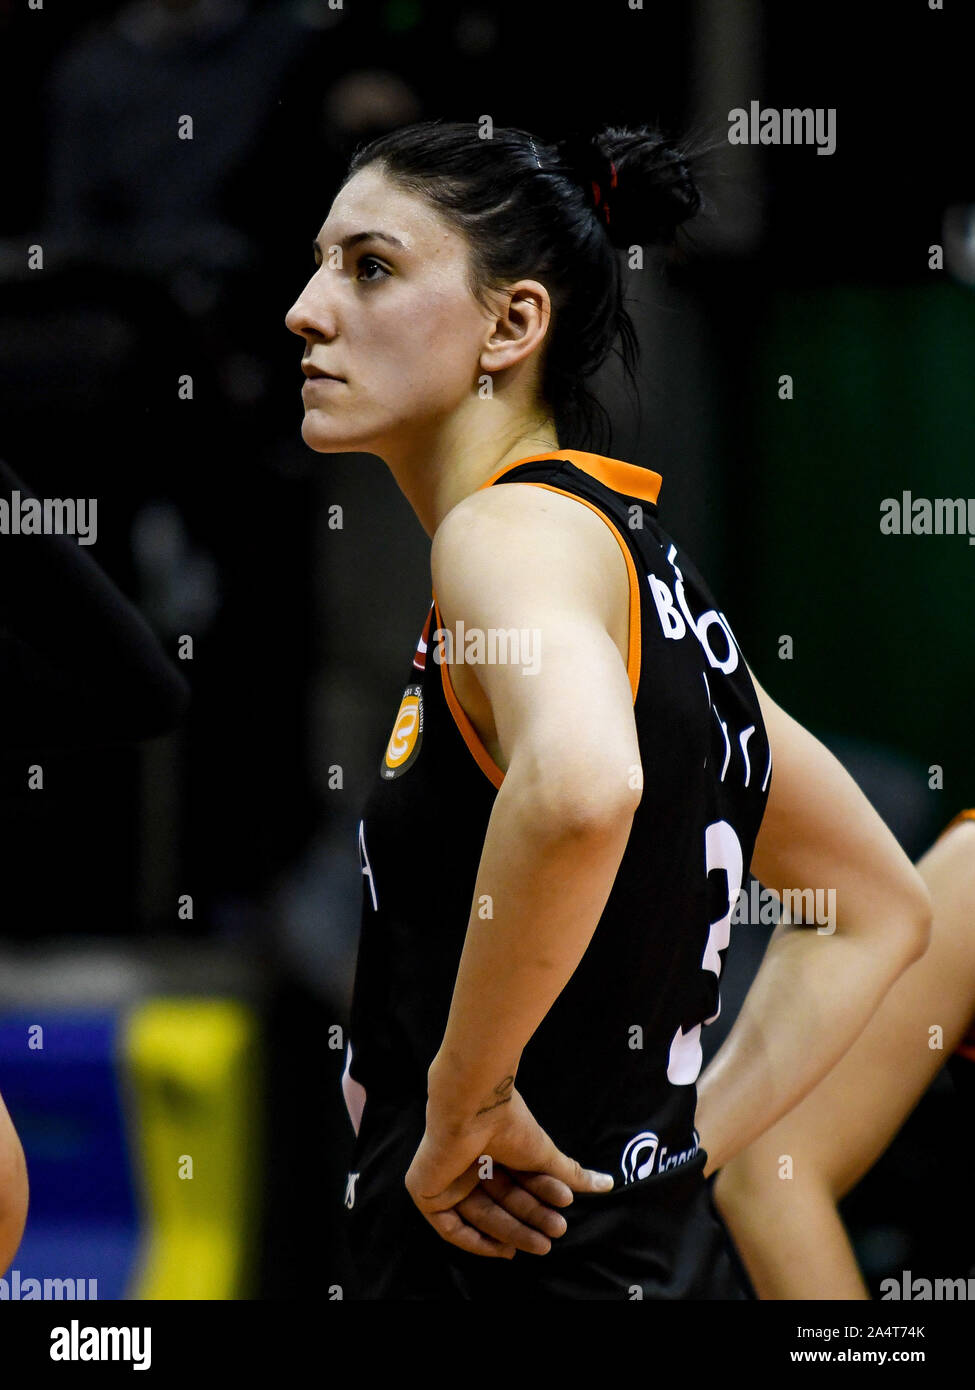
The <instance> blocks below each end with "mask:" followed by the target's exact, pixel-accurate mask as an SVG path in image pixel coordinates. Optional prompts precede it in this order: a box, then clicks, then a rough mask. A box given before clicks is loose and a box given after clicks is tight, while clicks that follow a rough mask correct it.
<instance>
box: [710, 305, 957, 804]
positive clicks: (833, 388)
mask: <svg viewBox="0 0 975 1390" xmlns="http://www.w3.org/2000/svg"><path fill="white" fill-rule="evenodd" d="M758 336H759V338H760V339H761V342H762V344H763V346H762V347H761V348H760V350H759V351H758V353H757V358H756V365H757V372H756V377H755V384H756V401H755V407H754V409H755V415H754V434H753V439H754V441H755V444H756V448H757V454H756V457H755V459H754V461H753V470H752V476H753V479H754V486H755V496H754V499H753V500H754V507H755V509H754V510H753V511H752V515H753V516H754V515H758V516H760V518H761V529H762V534H763V539H762V541H761V544H760V546H759V548H758V551H757V553H756V554H755V555H754V556H753V557H752V560H751V565H750V568H751V572H752V585H751V591H752V595H753V599H752V607H753V613H752V615H751V620H750V624H749V626H750V628H751V633H752V643H753V645H752V646H751V647H750V650H749V655H750V659H752V661H753V664H754V666H755V669H756V674H758V675H759V678H760V679H761V680H762V682H763V684H765V685H766V687H767V688H768V690H769V693H770V694H772V695H773V697H774V698H775V699H776V700H778V701H779V703H781V704H783V705H784V706H785V708H786V709H788V710H789V712H790V713H791V714H793V715H794V716H795V717H796V718H797V719H799V720H800V722H802V723H805V724H807V725H808V726H809V727H810V728H812V729H813V730H821V729H824V728H825V729H831V730H833V731H835V732H837V733H839V734H842V735H846V736H851V737H858V738H862V739H865V740H869V741H871V742H874V743H880V744H884V745H886V746H888V747H889V748H891V749H894V750H898V751H899V752H901V753H903V754H907V755H909V756H910V757H912V759H916V760H917V761H918V763H919V765H921V768H922V771H923V769H926V768H927V767H928V766H930V765H932V764H940V765H941V766H942V767H943V768H944V790H943V791H942V792H937V791H932V792H930V793H927V794H928V795H930V796H931V797H938V798H939V799H940V800H941V802H942V809H943V812H944V815H945V819H947V818H948V817H949V816H950V815H953V814H954V813H955V811H956V810H958V809H960V808H961V807H962V806H963V805H965V806H971V805H975V736H973V725H972V717H971V709H972V705H973V700H975V642H973V613H975V546H971V545H969V543H968V538H967V533H966V534H963V535H941V536H937V535H884V534H883V533H882V532H881V530H880V519H881V503H882V501H883V500H884V498H888V497H896V498H898V499H899V498H900V496H901V493H902V492H903V491H905V490H907V491H910V492H911V493H912V494H913V495H914V497H915V498H917V497H926V498H929V499H931V500H932V501H933V499H935V498H938V497H941V498H949V497H950V498H966V499H967V498H969V497H975V466H973V465H975V408H973V396H975V294H973V292H972V291H971V290H970V289H965V288H964V287H962V286H961V285H959V284H957V283H954V282H951V281H948V280H940V281H939V282H938V283H936V284H933V285H931V286H929V287H928V286H923V285H922V286H914V285H908V286H876V287H868V288H862V287H854V286H842V285H841V286H834V287H823V288H816V289H802V290H798V289H784V290H780V291H777V292H776V293H775V294H774V295H773V297H772V299H771V300H770V301H769V312H768V321H767V323H766V325H765V329H764V332H760V333H759V334H758ZM786 373H788V374H789V375H791V376H792V378H793V383H794V384H793V391H794V399H793V400H791V401H789V400H780V399H779V377H780V376H782V375H783V374H786ZM730 558H731V559H732V563H734V562H735V557H730ZM782 634H789V635H790V636H791V637H792V638H793V643H794V656H793V659H792V660H791V661H790V660H782V659H780V658H779V656H778V652H779V638H780V636H781V635H782ZM752 650H754V652H755V657H754V658H751V651H752ZM759 663H760V664H759ZM920 785H921V786H922V787H923V789H924V790H925V791H927V782H926V778H925V780H924V781H923V782H922V783H921V784H920Z"/></svg>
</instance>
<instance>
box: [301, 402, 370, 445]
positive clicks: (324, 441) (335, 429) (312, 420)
mask: <svg viewBox="0 0 975 1390" xmlns="http://www.w3.org/2000/svg"><path fill="white" fill-rule="evenodd" d="M360 433H361V431H359V430H355V431H353V430H351V429H350V428H349V425H348V422H347V421H345V422H343V421H341V420H337V419H335V418H334V417H332V416H330V414H329V412H328V410H322V409H315V408H314V407H313V408H312V409H310V410H306V411H305V418H304V420H302V422H301V437H302V439H303V440H304V441H305V443H306V444H307V445H308V447H309V449H314V450H315V451H316V453H319V454H338V453H344V452H349V453H352V452H354V451H355V450H356V448H357V440H358V438H359V435H360Z"/></svg>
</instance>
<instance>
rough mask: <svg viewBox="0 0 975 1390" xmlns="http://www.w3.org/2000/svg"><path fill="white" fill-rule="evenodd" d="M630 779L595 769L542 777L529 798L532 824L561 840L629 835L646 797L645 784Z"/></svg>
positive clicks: (567, 771) (566, 771) (529, 813)
mask: <svg viewBox="0 0 975 1390" xmlns="http://www.w3.org/2000/svg"><path fill="white" fill-rule="evenodd" d="M630 780H631V779H628V778H624V777H615V776H613V775H611V774H610V775H607V774H606V772H605V771H600V772H594V771H593V770H592V768H589V769H588V770H586V772H585V773H581V772H576V773H572V772H571V771H569V770H565V771H563V772H561V773H560V774H559V775H558V776H549V777H544V778H540V779H538V780H537V781H536V782H535V783H534V785H533V788H532V791H531V793H530V794H529V796H528V798H527V807H528V815H529V819H530V821H531V824H532V825H533V826H534V827H535V828H537V829H540V830H543V831H546V832H548V833H551V834H552V835H554V836H555V837H556V838H558V839H560V840H561V839H569V840H575V839H578V840H587V841H591V840H594V839H596V840H600V839H606V838H613V837H616V836H618V835H619V834H620V833H621V832H622V831H623V830H625V831H626V833H627V834H628V833H629V828H630V825H631V823H632V821H633V816H634V814H635V812H636V808H637V806H638V805H639V804H640V798H641V795H642V783H640V785H639V786H636V787H634V786H631V785H630Z"/></svg>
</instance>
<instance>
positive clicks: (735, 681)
mask: <svg viewBox="0 0 975 1390" xmlns="http://www.w3.org/2000/svg"><path fill="white" fill-rule="evenodd" d="M506 483H531V484H533V485H535V486H540V487H546V488H550V489H552V490H554V491H556V492H561V493H563V494H565V495H569V496H572V497H575V498H577V499H579V501H580V502H581V503H583V504H585V505H587V506H589V507H591V508H593V510H595V511H596V512H597V513H598V514H599V515H600V516H601V517H602V518H603V520H604V521H605V522H606V524H607V525H608V526H609V527H610V528H611V529H612V531H613V533H614V535H615V536H616V539H617V541H618V543H619V545H620V547H621V549H622V552H623V555H624V558H625V560H626V565H627V569H628V573H629V579H630V628H629V649H628V663H627V669H628V674H629V679H630V685H631V688H632V691H633V700H634V714H635V721H636V728H637V733H638V738H639V748H640V757H641V763H642V775H643V791H642V799H641V801H640V803H639V806H638V808H637V811H636V813H635V815H634V818H633V824H632V828H631V831H630V836H629V840H628V843H627V846H626V849H625V852H624V855H623V859H622V862H621V864H620V867H619V870H618V872H617V876H616V879H615V882H614V885H613V888H612V890H611V893H610V896H609V899H608V901H607V904H606V907H605V910H604V911H603V914H602V916H601V918H600V920H599V923H598V925H597V926H596V929H595V933H594V935H593V937H592V940H591V942H590V944H589V946H588V947H587V949H586V951H585V953H584V955H583V957H582V959H581V961H580V963H579V965H578V967H577V969H576V971H575V973H574V974H573V975H572V977H571V979H570V980H569V982H568V984H567V985H566V987H565V988H564V990H563V991H562V993H561V994H560V995H559V996H558V998H557V999H556V1000H555V1002H554V1004H553V1005H552V1007H551V1009H550V1010H549V1013H548V1014H547V1016H546V1017H545V1019H544V1020H543V1021H542V1023H541V1025H540V1026H539V1028H538V1029H537V1030H536V1032H535V1034H534V1035H533V1036H532V1038H531V1039H530V1040H529V1042H528V1044H527V1045H526V1047H525V1049H524V1051H523V1053H522V1058H521V1064H520V1066H519V1068H518V1073H517V1085H518V1088H519V1090H520V1091H521V1093H522V1095H523V1096H524V1098H525V1102H526V1104H527V1105H528V1106H529V1108H530V1109H531V1111H532V1113H533V1114H534V1115H535V1117H536V1119H537V1120H538V1122H539V1124H541V1125H542V1127H543V1128H544V1129H545V1130H546V1131H547V1132H548V1133H549V1134H550V1135H551V1137H552V1139H553V1140H554V1142H555V1143H556V1144H557V1145H558V1146H559V1148H561V1149H562V1150H563V1151H564V1152H565V1153H567V1154H569V1155H570V1156H571V1157H572V1158H575V1159H577V1160H578V1161H579V1162H580V1163H581V1164H582V1165H583V1166H584V1167H588V1168H595V1169H599V1170H601V1171H603V1172H608V1173H612V1174H613V1175H614V1176H615V1179H616V1183H617V1186H618V1187H620V1186H624V1185H628V1184H634V1183H639V1184H640V1185H641V1187H642V1186H643V1185H644V1184H649V1185H651V1186H652V1184H653V1183H654V1182H655V1181H657V1180H658V1179H661V1178H666V1177H667V1176H668V1175H669V1174H670V1172H671V1171H672V1170H674V1169H676V1168H677V1167H680V1166H681V1165H683V1164H685V1163H689V1162H693V1163H694V1166H695V1167H703V1162H700V1163H699V1162H698V1161H697V1160H700V1159H702V1158H703V1151H701V1150H700V1146H699V1139H698V1135H697V1133H696V1132H695V1130H694V1110H695V1103H696V1090H695V1084H694V1083H695V1081H696V1079H697V1076H698V1074H699V1071H700V1067H701V1029H702V1026H704V1025H705V1024H707V1023H708V1022H712V1021H713V1020H714V1019H715V1018H716V1017H717V1015H718V1009H719V996H718V980H719V976H720V973H721V967H722V962H723V959H724V955H725V951H726V949H727V948H728V945H729V928H730V921H731V917H732V913H733V909H734V907H735V905H736V902H737V895H738V890H739V888H740V887H741V886H742V883H743V880H744V878H745V875H746V873H747V870H748V865H749V861H750V858H751V854H752V850H753V848H754V843H755V838H756V835H757V833H758V829H759V825H760V823H761V820H762V815H763V813H764V810H765V804H766V801H767V797H768V789H769V782H770V777H771V770H772V769H771V753H770V749H769V744H768V740H767V737H766V732H765V728H764V725H763V722H762V716H761V712H760V709H759V703H758V698H757V696H756V693H755V689H754V686H753V684H752V682H751V679H750V678H749V675H748V671H747V668H746V666H745V662H744V659H743V657H742V654H741V652H740V650H739V648H738V645H737V643H736V641H735V638H734V636H733V634H732V631H731V628H730V626H729V623H728V620H727V618H726V617H725V615H724V614H723V613H722V612H721V611H720V610H719V608H718V607H717V604H716V602H715V600H714V599H713V598H712V596H711V594H710V592H709V590H708V589H707V587H706V585H705V583H704V581H703V580H702V578H701V576H700V575H699V574H698V572H697V570H696V568H695V567H694V565H693V564H692V563H691V561H690V560H689V559H688V557H687V556H686V555H684V554H683V553H682V552H681V550H680V548H679V547H678V546H677V545H676V544H675V543H674V542H673V541H672V540H671V538H670V537H669V536H668V535H667V533H666V532H665V531H664V530H663V528H662V527H661V525H660V522H659V519H658V515H657V505H656V501H657V494H658V491H659V487H660V483H661V478H660V476H659V474H657V473H654V472H652V471H650V470H648V469H644V468H638V467H636V466H634V465H632V464H629V463H625V462H622V461H621V460H616V459H609V458H605V457H603V456H601V455H596V454H589V453H583V452H580V451H578V450H571V449H569V450H558V451H555V452H552V453H548V454H542V455H537V456H534V457H532V458H528V459H523V460H519V461H518V462H515V463H511V464H509V465H507V466H506V467H504V468H502V469H501V470H499V471H498V472H497V473H496V474H494V476H493V477H491V478H490V479H488V480H487V482H485V484H484V486H485V487H489V486H495V487H497V486H500V485H502V484H506ZM440 626H441V623H440V615H439V609H438V607H437V604H436V598H435V596H434V598H433V601H432V602H431V605H430V610H429V611H428V613H427V614H426V615H425V621H424V622H423V623H422V632H421V635H420V638H419V641H418V643H417V645H416V648H415V652H414V653H413V656H412V664H411V665H410V666H409V667H408V669H407V670H405V671H404V677H405V680H404V689H403V694H402V699H401V702H400V706H399V710H398V712H397V714H396V717H395V719H394V721H393V728H392V733H391V735H390V737H389V741H388V743H387V745H386V748H385V751H384V752H383V754H382V756H381V759H380V760H379V765H378V767H377V771H376V779H375V785H374V786H373V789H372V792H371V794H370V795H369V797H368V800H367V802H366V805H365V808H364V812H363V815H362V819H361V821H360V823H359V828H358V849H359V856H360V863H361V868H362V874H363V909H362V928H361V936H360V945H359V955H358V961H357V966H356V976H355V985H354V991H353V1000H352V1011H351V1018H350V1031H349V1045H348V1048H347V1052H346V1070H345V1075H344V1077H343V1089H344V1091H345V1095H346V1100H347V1103H348V1106H349V1111H350V1115H351V1117H352V1121H353V1125H355V1126H356V1128H357V1139H356V1147H355V1154H354V1158H353V1164H352V1166H353V1169H354V1170H355V1171H354V1172H352V1173H350V1175H349V1188H348V1190H347V1193H346V1205H348V1206H352V1205H353V1204H354V1203H355V1202H356V1200H357V1192H356V1184H357V1183H358V1184H359V1187H360V1188H361V1187H362V1185H363V1183H365V1182H366V1180H367V1172H368V1174H369V1175H370V1180H372V1181H380V1180H383V1176H382V1175H385V1176H384V1180H386V1181H388V1182H390V1183H391V1184H393V1185H394V1186H395V1185H396V1184H398V1185H399V1187H400V1188H402V1181H403V1176H404V1175H405V1172H406V1169H407V1168H408V1167H409V1164H410V1162H411V1160H412V1157H413V1154H414V1152H415V1150H416V1147H417V1144H418V1143H419V1139H420V1137H421V1136H422V1132H423V1112H424V1106H425V1103H426V1076H427V1069H428V1067H429V1065H430V1063H431V1061H432V1059H433V1057H434V1055H435V1054H436V1052H437V1051H438V1049H439V1047H440V1044H441V1041H442V1038H443V1033H444V1028H445V1025H446V1020H447V1014H448V1010H449V1007H450V1001H451V996H452V992H453V986H454V981H455V978H456V974H457V968H458V964H459V960H460V954H461V949H462V947H463V944H464V938H465V934H466V930H467V923H468V917H469V914H470V911H471V904H472V899H473V892H474V884H475V879H476V876H477V869H478V864H479V860H480V855H481V849H482V846H483V842H484V836H485V833H486V830H487V823H488V818H489V816H490V813H491V809H492V804H493V801H494V797H495V795H496V792H497V788H498V787H499V786H500V784H501V781H502V780H503V776H504V774H503V773H502V771H501V770H500V768H498V767H497V765H496V764H495V763H494V761H493V760H492V758H491V757H490V755H489V753H488V752H487V750H486V749H485V748H484V746H483V745H482V743H481V741H480V739H479V738H478V735H477V733H476V732H475V730H474V728H473V726H472V725H471V723H470V721H469V720H468V719H467V717H466V716H465V714H464V712H463V710H462V709H461V707H460V705H459V704H458V702H457V699H456V697H455V695H454V692H453V689H452V686H451V681H450V671H449V666H448V664H447V663H446V662H441V661H437V660H435V659H434V658H433V651H434V636H435V633H436V631H437V629H438V628H439V627H440ZM404 664H405V663H404ZM585 717H586V711H585V709H580V710H579V718H580V719H585ZM525 930H526V931H530V930H531V924H530V923H529V922H526V923H525ZM363 1105H364V1108H363ZM701 1181H702V1182H703V1179H701ZM441 1243H442V1244H443V1242H441ZM472 1258H475V1257H472ZM545 1258H546V1259H549V1258H550V1257H549V1256H546V1257H545ZM482 1263H484V1261H483V1260H482ZM486 1263H489V1264H495V1263H503V1262H497V1261H487V1262H486ZM543 1263H544V1261H543Z"/></svg>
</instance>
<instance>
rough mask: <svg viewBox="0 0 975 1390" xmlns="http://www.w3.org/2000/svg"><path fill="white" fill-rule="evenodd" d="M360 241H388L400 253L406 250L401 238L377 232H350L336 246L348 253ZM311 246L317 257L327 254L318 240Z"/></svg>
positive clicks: (388, 233)
mask: <svg viewBox="0 0 975 1390" xmlns="http://www.w3.org/2000/svg"><path fill="white" fill-rule="evenodd" d="M360 241H388V242H389V244H390V246H395V247H397V248H398V249H399V250H400V251H405V250H406V247H405V246H404V245H403V243H402V242H401V241H400V239H399V237H394V236H393V235H392V233H391V232H377V231H371V232H350V233H349V235H348V236H344V237H342V239H341V240H340V241H337V242H336V243H335V245H336V246H341V248H342V250H343V251H348V249H349V247H350V246H357V245H358V244H359V242H360ZM311 245H312V250H313V251H314V252H315V253H316V255H319V256H324V255H325V252H324V251H323V250H322V248H321V246H319V244H318V242H317V240H316V241H313V242H312V244H311Z"/></svg>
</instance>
